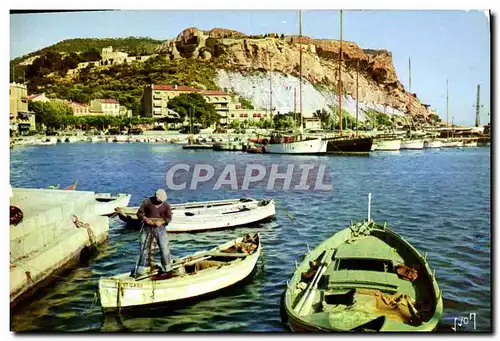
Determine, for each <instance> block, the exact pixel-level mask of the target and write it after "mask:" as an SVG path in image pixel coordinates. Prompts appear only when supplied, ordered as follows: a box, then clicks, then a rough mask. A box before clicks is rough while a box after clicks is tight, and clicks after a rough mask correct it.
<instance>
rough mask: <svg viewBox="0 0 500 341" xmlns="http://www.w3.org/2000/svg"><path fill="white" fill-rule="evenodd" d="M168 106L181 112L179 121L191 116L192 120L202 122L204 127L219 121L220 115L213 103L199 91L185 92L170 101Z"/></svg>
mask: <svg viewBox="0 0 500 341" xmlns="http://www.w3.org/2000/svg"><path fill="white" fill-rule="evenodd" d="M168 108H169V109H171V110H173V111H175V112H176V113H178V114H179V116H180V117H179V119H178V120H176V121H177V122H178V123H181V122H184V120H185V118H186V117H187V118H189V120H191V121H192V122H196V123H200V124H201V126H202V127H203V128H207V127H209V126H210V124H212V123H214V122H218V121H219V119H220V115H219V114H218V113H217V111H216V110H215V106H214V105H213V104H212V103H207V101H206V100H205V97H203V96H202V95H201V94H197V93H184V94H180V95H179V96H176V97H174V98H172V99H171V100H169V101H168Z"/></svg>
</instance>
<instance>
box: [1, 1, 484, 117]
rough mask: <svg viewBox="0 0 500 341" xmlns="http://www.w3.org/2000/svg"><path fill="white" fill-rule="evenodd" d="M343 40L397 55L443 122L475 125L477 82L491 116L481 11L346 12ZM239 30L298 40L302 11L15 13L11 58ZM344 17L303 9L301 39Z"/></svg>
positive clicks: (320, 34) (328, 30) (331, 34)
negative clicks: (98, 42) (71, 46)
mask: <svg viewBox="0 0 500 341" xmlns="http://www.w3.org/2000/svg"><path fill="white" fill-rule="evenodd" d="M342 20H343V29H342V30H343V31H342V35H343V39H344V40H348V41H353V42H355V43H357V44H358V45H359V46H360V47H361V48H370V49H385V50H389V51H391V52H392V57H393V64H394V67H395V69H396V73H397V75H398V78H399V80H400V81H401V82H402V83H403V85H404V86H405V88H406V89H407V90H408V76H409V70H408V59H409V58H411V91H412V92H413V93H416V94H417V96H418V98H419V99H420V100H421V101H422V102H423V103H425V104H429V105H430V106H431V108H433V109H435V110H436V111H437V112H438V114H439V116H440V117H441V118H442V119H444V120H446V81H447V80H448V82H449V86H448V90H449V121H450V123H451V121H452V117H453V118H454V122H455V123H456V124H462V125H473V124H474V121H475V107H474V105H475V103H476V89H477V84H480V85H481V92H480V96H481V103H482V104H483V105H484V106H483V107H482V108H481V115H480V121H481V124H486V123H487V122H489V116H488V113H489V112H490V23H489V20H488V17H487V16H486V15H485V14H484V12H483V11H458V10H450V11H423V10H416V11H411V10H398V11H383V10H367V11H350V10H344V11H343V17H342ZM193 26H194V27H197V28H199V29H203V30H209V29H211V28H214V27H220V28H228V29H234V30H237V31H240V32H243V33H246V34H262V33H269V32H278V33H284V34H285V35H291V34H298V12H297V11H291V10H275V11H271V10H266V11H257V10H252V11H235V10H232V11H229V10H228V11H181V10H170V11H166V10H163V11H152V10H141V11H108V12H106V11H98V12H69V13H41V14H40V13H38V14H11V15H10V58H11V59H13V58H16V57H19V56H22V55H25V54H27V53H29V52H33V51H36V50H38V49H40V48H43V47H46V46H49V45H52V44H55V43H57V42H59V41H61V40H64V39H70V38H104V37H128V36H145V37H151V38H155V39H169V38H174V37H175V36H177V35H178V34H179V33H180V32H181V31H182V30H184V29H185V28H188V27H193ZM339 31H340V15H339V11H333V10H321V11H313V10H305V11H302V32H303V35H305V36H309V37H313V38H319V39H320V38H324V39H339Z"/></svg>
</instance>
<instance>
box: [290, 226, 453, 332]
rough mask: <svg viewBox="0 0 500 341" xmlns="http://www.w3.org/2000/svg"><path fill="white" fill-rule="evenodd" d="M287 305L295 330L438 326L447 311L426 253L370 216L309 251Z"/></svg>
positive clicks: (410, 329) (422, 328)
mask: <svg viewBox="0 0 500 341" xmlns="http://www.w3.org/2000/svg"><path fill="white" fill-rule="evenodd" d="M282 304H283V306H284V307H283V308H284V311H285V313H286V319H287V321H286V322H287V324H288V325H289V327H290V328H291V329H292V330H293V331H323V332H333V331H341V332H348V331H351V332H360V331H381V332H382V331H391V332H394V331H395V332H418V331H433V330H435V329H436V327H437V325H438V322H439V320H440V319H441V316H442V315H443V300H442V294H441V291H440V289H439V287H438V284H437V282H436V277H435V273H433V272H432V271H431V269H430V268H429V265H428V264H427V261H426V257H422V256H421V255H420V254H419V253H418V251H417V250H416V249H415V248H413V247H412V246H411V245H410V244H409V243H408V242H407V241H406V240H404V239H403V238H402V237H400V236H399V235H398V234H397V233H395V232H393V231H391V230H389V229H388V228H387V227H386V224H384V225H383V226H380V225H377V224H375V223H374V222H373V221H370V220H368V222H366V221H365V222H361V223H357V224H353V225H351V226H349V227H348V228H346V229H344V230H341V231H339V232H337V233H335V234H334V235H333V236H332V237H330V238H328V239H327V240H326V241H324V242H323V243H321V244H320V245H319V246H318V247H316V248H315V249H314V250H312V251H310V252H309V253H307V254H306V255H305V257H304V260H303V262H302V263H301V264H300V265H298V266H297V268H296V270H295V273H294V274H293V276H292V278H291V280H290V281H289V282H288V283H287V289H286V291H285V295H284V299H283V302H282Z"/></svg>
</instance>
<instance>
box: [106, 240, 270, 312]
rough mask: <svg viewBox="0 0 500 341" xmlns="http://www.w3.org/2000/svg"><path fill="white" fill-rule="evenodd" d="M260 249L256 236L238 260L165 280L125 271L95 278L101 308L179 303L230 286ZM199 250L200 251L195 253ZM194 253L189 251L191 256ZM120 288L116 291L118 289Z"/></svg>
mask: <svg viewBox="0 0 500 341" xmlns="http://www.w3.org/2000/svg"><path fill="white" fill-rule="evenodd" d="M241 239H242V238H237V239H235V240H232V241H229V242H227V243H225V244H222V245H220V246H219V247H217V248H214V249H212V250H211V251H217V250H221V249H224V248H228V247H231V246H232V245H234V244H235V243H236V242H237V241H241ZM260 252H261V245H260V238H259V243H258V247H257V249H256V250H255V251H254V252H253V253H252V254H250V255H248V256H246V257H245V258H244V259H242V260H241V261H234V262H232V263H230V264H227V265H223V266H219V267H211V268H208V269H204V270H201V271H199V272H197V273H196V274H192V275H184V276H180V277H175V278H170V279H166V280H155V281H153V280H151V279H144V280H140V281H136V280H134V279H133V278H131V277H130V276H129V274H121V275H118V276H116V277H109V278H101V279H100V280H99V298H100V302H101V306H102V308H103V309H104V310H105V311H109V310H116V309H119V308H120V309H121V308H140V307H144V306H148V305H158V304H165V303H170V302H179V301H183V300H187V299H193V298H196V297H201V296H204V295H207V294H210V293H215V292H218V291H220V290H222V289H225V288H227V287H230V286H233V285H235V284H237V283H239V282H241V281H243V280H244V279H246V278H247V277H248V276H250V275H251V273H252V272H253V270H254V268H255V266H256V265H257V261H258V259H259V256H260ZM199 253H202V252H199ZM197 254H198V253H195V254H193V255H192V256H193V257H195V256H196V255H197ZM119 291H120V294H118V292H119Z"/></svg>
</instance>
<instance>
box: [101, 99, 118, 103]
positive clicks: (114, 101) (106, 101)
mask: <svg viewBox="0 0 500 341" xmlns="http://www.w3.org/2000/svg"><path fill="white" fill-rule="evenodd" d="M102 102H103V103H114V104H118V102H117V101H116V99H103V100H102Z"/></svg>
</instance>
